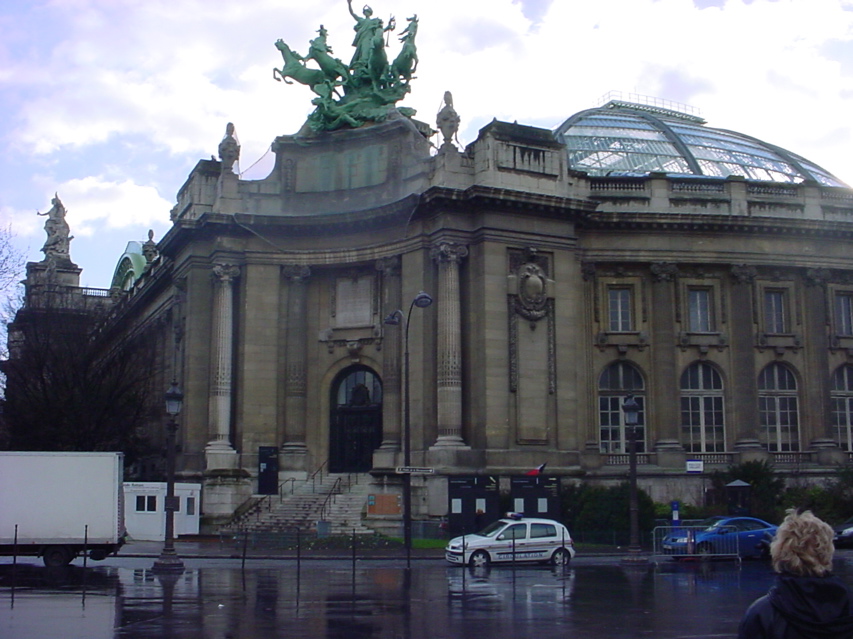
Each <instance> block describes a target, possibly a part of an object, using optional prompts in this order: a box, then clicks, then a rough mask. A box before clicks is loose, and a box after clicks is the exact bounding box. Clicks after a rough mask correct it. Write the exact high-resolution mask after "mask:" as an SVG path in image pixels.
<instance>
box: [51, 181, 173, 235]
mask: <svg viewBox="0 0 853 639" xmlns="http://www.w3.org/2000/svg"><path fill="white" fill-rule="evenodd" d="M57 192H58V193H59V197H60V198H61V199H62V202H63V204H65V208H66V211H67V218H66V219H67V220H68V224H69V226H71V229H72V232H73V233H74V234H75V235H80V236H83V235H95V234H97V232H98V230H99V229H100V228H101V227H103V226H107V227H109V228H123V227H131V226H140V225H143V226H144V225H157V226H162V225H164V224H166V223H168V221H169V210H170V209H171V207H172V204H171V203H170V202H169V201H168V200H165V199H163V198H162V197H160V195H159V194H158V193H157V190H156V189H155V188H154V187H151V186H145V185H140V184H135V183H133V182H131V181H130V180H125V181H124V182H111V181H107V180H103V179H101V178H99V177H95V176H90V177H85V178H81V179H73V180H69V181H67V182H64V183H63V184H60V185H59V186H58V188H57Z"/></svg>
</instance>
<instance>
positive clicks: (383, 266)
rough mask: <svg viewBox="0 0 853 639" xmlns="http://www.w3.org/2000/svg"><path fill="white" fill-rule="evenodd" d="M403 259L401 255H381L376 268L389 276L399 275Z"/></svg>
mask: <svg viewBox="0 0 853 639" xmlns="http://www.w3.org/2000/svg"><path fill="white" fill-rule="evenodd" d="M401 265H402V260H401V259H400V256H399V255H392V256H390V257H380V258H379V259H378V260H376V270H377V271H379V272H380V273H382V274H383V275H386V276H388V277H399V276H400V269H401Z"/></svg>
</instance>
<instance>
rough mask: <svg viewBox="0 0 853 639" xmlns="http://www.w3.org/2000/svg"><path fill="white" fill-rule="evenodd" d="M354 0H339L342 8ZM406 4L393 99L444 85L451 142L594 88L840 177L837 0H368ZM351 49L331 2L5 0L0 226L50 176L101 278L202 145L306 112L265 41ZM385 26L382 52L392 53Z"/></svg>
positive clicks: (852, 76)
mask: <svg viewBox="0 0 853 639" xmlns="http://www.w3.org/2000/svg"><path fill="white" fill-rule="evenodd" d="M361 2H363V0H356V2H355V8H356V10H357V11H359V12H360V8H361ZM371 6H372V7H373V9H374V12H375V14H376V15H377V16H378V17H382V18H383V19H384V20H386V21H387V19H388V18H389V17H390V16H391V15H394V16H396V18H397V22H398V25H399V26H398V32H399V30H400V29H401V28H402V25H404V24H405V18H406V17H408V16H411V15H412V14H415V13H416V14H417V15H418V18H419V20H420V29H419V31H418V39H417V46H418V54H419V57H420V66H419V67H418V72H417V79H416V80H414V81H413V85H412V93H411V94H410V95H409V96H408V97H407V98H406V100H405V101H403V102H402V105H404V106H410V107H413V108H415V109H417V111H418V115H417V117H418V119H421V120H424V121H426V122H428V123H431V124H432V123H434V122H435V114H436V113H437V111H438V110H439V108H440V107H441V103H442V95H443V93H444V91H446V90H449V91H451V92H452V93H453V97H454V104H455V107H456V110H457V111H458V112H459V114H460V116H461V117H462V126H461V129H460V132H459V138H460V141H461V142H462V143H463V144H467V143H469V142H471V141H473V140H474V139H475V138H476V135H477V131H478V130H479V129H480V127H482V126H483V125H485V124H486V123H488V122H489V121H491V120H492V119H493V118H498V119H501V120H508V121H515V120H517V121H518V122H520V123H525V124H532V125H536V126H541V127H547V128H555V127H557V126H558V125H559V124H560V123H561V122H562V121H563V120H565V119H566V118H568V117H569V116H570V115H572V114H573V113H575V112H577V111H580V110H582V109H586V108H590V107H593V106H597V105H598V103H599V101H600V98H601V97H602V96H603V95H604V94H606V93H607V92H609V91H621V92H623V93H636V94H641V95H646V96H654V97H657V98H661V99H666V100H672V101H676V102H680V103H685V104H688V105H691V106H693V107H697V108H698V109H700V111H701V115H702V116H703V117H704V118H705V119H706V120H707V121H708V125H709V126H713V127H719V128H726V129H732V130H735V131H740V132H742V133H746V134H749V135H752V136H754V137H757V138H760V139H762V140H765V141H766V142H771V143H773V144H776V145H779V146H781V147H784V148H787V149H789V150H791V151H794V152H796V153H799V154H800V155H803V156H804V157H806V158H808V159H809V160H812V161H813V162H815V163H817V164H819V165H821V166H823V167H824V168H826V169H828V170H829V171H831V172H832V173H834V174H835V175H837V176H838V177H839V178H841V179H842V180H844V181H845V182H847V183H848V184H851V185H853V153H851V151H853V128H851V126H852V125H851V120H852V119H853V0H464V1H459V0H454V1H451V0H375V1H373V2H371ZM320 24H323V25H324V26H325V27H326V29H327V30H328V32H329V36H328V40H329V43H330V44H331V45H332V46H333V48H334V51H335V55H337V56H338V57H340V58H341V59H343V60H344V61H347V62H348V61H349V59H350V58H351V56H352V47H351V43H352V35H353V31H352V25H353V19H352V17H351V16H350V14H349V12H348V11H347V5H346V0H243V1H242V2H234V1H230V2H225V1H223V0H4V2H2V3H0V33H2V36H0V113H2V114H3V116H4V118H3V119H4V126H3V127H2V131H0V224H3V225H8V224H11V225H12V229H13V232H14V233H15V236H16V239H15V241H16V243H17V244H18V245H19V246H20V247H21V248H22V249H23V250H24V251H26V255H27V258H28V259H29V260H34V261H38V260H40V259H42V257H43V255H42V253H41V252H40V249H41V246H42V245H43V243H44V240H45V234H44V230H43V222H44V218H39V217H37V216H36V211H37V210H40V211H45V210H47V209H48V208H49V207H50V198H51V196H52V195H53V193H54V192H57V193H58V194H59V196H60V198H61V199H62V200H63V202H64V203H65V206H66V208H67V210H68V222H69V224H70V226H71V232H72V234H73V235H74V237H75V239H74V240H73V241H72V243H71V257H72V259H73V260H74V261H75V262H76V263H77V264H78V265H79V266H81V267H82V268H83V275H82V278H81V283H82V284H83V285H86V286H94V287H107V286H109V283H110V280H111V277H112V273H113V269H114V267H115V264H116V262H117V260H118V258H119V257H120V256H121V254H122V252H123V251H124V247H125V245H126V243H127V241H129V240H139V241H144V240H145V239H147V233H148V229H153V230H154V233H155V239H158V238H160V237H162V235H163V234H164V233H165V232H166V230H167V228H168V225H169V210H170V208H171V207H172V205H173V203H174V200H175V195H176V192H177V190H178V189H179V188H180V186H181V185H182V184H183V182H184V180H185V179H186V177H187V174H188V172H189V171H190V170H191V169H192V167H193V166H194V165H195V164H196V162H197V161H198V160H199V159H205V158H209V157H210V156H211V155H213V154H215V153H216V149H217V145H218V143H219V141H220V139H221V138H222V136H223V134H224V131H225V125H226V123H228V122H234V124H235V125H236V128H237V135H238V137H239V139H240V142H241V144H242V155H241V160H240V164H239V166H238V167H237V168H238V169H239V171H241V172H242V173H243V178H244V179H260V178H263V177H264V176H265V175H266V173H268V171H269V169H270V167H271V162H270V157H269V154H268V150H269V146H270V143H271V142H272V140H273V139H274V138H275V137H276V136H277V135H284V134H292V133H296V131H297V130H298V129H299V128H300V126H301V125H302V123H303V122H304V120H305V117H306V116H307V115H308V113H309V112H310V110H311V105H310V99H311V97H312V95H311V93H310V91H309V90H308V89H307V88H304V87H302V86H298V85H293V86H288V85H285V84H283V83H281V82H275V81H274V80H273V76H272V69H273V67H274V66H276V65H279V66H280V62H281V58H280V56H279V54H278V52H277V51H276V49H275V46H274V43H275V41H276V39H278V38H282V39H283V40H285V41H286V42H287V43H288V44H290V45H291V46H292V47H293V48H294V49H295V50H297V51H301V52H303V53H305V52H306V51H307V43H308V41H309V40H310V39H311V38H312V37H314V35H315V32H316V30H317V29H318V28H319V25H320ZM396 47H397V44H396V40H395V39H392V44H391V45H390V49H391V52H392V55H393V54H395V53H396V50H397V49H396Z"/></svg>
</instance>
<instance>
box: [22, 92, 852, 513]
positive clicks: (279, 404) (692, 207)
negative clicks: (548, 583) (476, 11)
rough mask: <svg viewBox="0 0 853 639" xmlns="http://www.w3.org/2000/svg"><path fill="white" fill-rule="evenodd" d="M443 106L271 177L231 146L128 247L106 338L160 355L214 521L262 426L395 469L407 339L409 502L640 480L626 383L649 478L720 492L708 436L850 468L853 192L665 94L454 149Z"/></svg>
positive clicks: (260, 440)
mask: <svg viewBox="0 0 853 639" xmlns="http://www.w3.org/2000/svg"><path fill="white" fill-rule="evenodd" d="M448 106H449V107H450V109H451V110H452V102H450V101H449V98H448V104H447V105H446V106H445V109H447V107H448ZM451 115H454V116H455V112H453V114H451ZM448 121H450V122H451V126H449V127H448V125H447V122H448ZM453 121H454V120H453V118H452V117H450V118H449V119H448V113H447V112H446V111H445V110H444V109H443V115H442V117H441V118H440V121H439V123H438V125H439V128H442V127H443V128H442V132H443V133H444V143H443V144H441V145H440V147H439V148H438V149H435V148H432V147H431V146H430V143H429V136H430V134H431V133H432V132H431V131H430V127H428V126H426V125H424V124H422V123H418V122H417V121H414V120H411V119H409V118H406V117H403V116H400V115H397V116H396V117H391V118H389V119H387V120H386V121H384V122H382V123H378V124H367V125H364V126H361V127H359V128H355V129H342V130H337V131H325V132H321V133H310V132H302V133H300V134H297V135H286V136H281V137H278V138H276V140H275V142H274V144H273V149H274V152H275V155H276V162H275V167H274V169H273V170H272V172H271V173H270V175H269V176H268V177H266V178H265V179H262V180H243V179H240V178H239V177H238V176H237V175H236V174H235V173H234V172H233V171H232V168H231V164H233V157H234V153H235V150H234V148H233V145H224V146H223V147H222V148H225V150H226V151H227V153H226V155H228V157H227V158H225V161H215V160H202V161H200V162H199V163H198V165H197V166H196V167H195V169H194V170H193V171H192V172H191V173H190V175H189V177H188V179H187V181H186V183H185V184H184V186H183V187H182V188H181V190H180V192H179V193H178V196H177V204H176V205H175V207H174V208H173V210H172V213H171V217H172V222H173V225H172V228H171V230H170V231H169V232H168V233H167V234H166V236H165V237H163V238H162V239H160V241H159V242H157V243H156V247H154V243H153V242H152V241H151V238H149V243H147V244H146V245H145V246H146V247H147V248H145V247H143V244H142V243H138V244H133V245H130V246H129V247H128V253H127V254H126V255H125V256H124V257H123V258H122V261H121V262H120V264H119V267H118V269H117V274H116V279H115V282H114V289H115V290H114V295H113V300H114V302H113V308H112V311H111V314H110V315H109V317H108V320H107V321H106V324H105V325H104V327H103V330H102V333H101V334H102V339H105V340H116V341H118V340H120V339H122V336H126V335H128V334H136V333H139V334H143V333H145V334H150V335H151V340H152V341H151V343H152V344H153V345H155V347H156V348H157V349H158V350H159V351H161V352H160V354H159V356H158V358H157V361H158V362H159V367H160V368H159V369H158V375H159V379H160V382H161V383H160V386H161V387H162V389H163V390H165V389H166V388H167V387H168V385H169V383H170V382H171V381H172V379H174V380H176V381H177V382H178V384H179V385H180V387H181V388H182V390H183V391H184V393H185V402H184V410H183V412H182V414H181V417H180V422H181V428H180V431H179V434H178V436H179V439H180V454H179V456H178V469H179V474H180V476H181V477H182V478H185V479H190V478H199V479H201V480H202V481H203V482H204V497H203V504H204V505H203V508H204V515H205V517H206V521H207V522H208V523H215V522H216V521H221V520H222V519H224V518H226V517H227V516H228V515H230V513H231V512H232V511H233V510H234V509H235V508H236V507H237V506H238V505H239V504H240V503H241V502H243V500H244V499H246V498H247V497H248V496H249V495H250V494H251V493H252V492H254V491H255V490H256V489H257V484H256V481H257V475H258V454H259V449H260V448H261V447H275V449H276V450H277V451H278V463H279V479H280V480H281V481H284V480H285V479H287V478H289V477H306V476H309V475H310V474H311V473H313V472H315V471H316V470H317V469H319V468H321V467H322V468H326V469H328V470H330V471H333V472H369V473H370V474H371V476H372V478H373V481H374V482H375V484H376V491H377V492H394V491H397V490H399V483H398V479H399V475H396V474H395V472H394V470H395V468H396V467H398V466H401V465H402V464H403V459H404V456H403V453H402V445H403V442H404V440H405V439H406V438H405V435H406V433H405V423H406V419H405V417H406V412H405V408H406V401H405V400H406V387H407V385H406V383H405V381H406V375H405V373H406V367H405V363H406V362H407V361H408V362H409V370H408V373H409V375H408V391H409V393H408V399H409V402H408V405H409V408H410V410H409V413H408V417H409V421H410V431H409V435H410V439H411V463H412V464H414V465H416V466H426V467H431V468H434V469H435V474H433V475H429V476H426V477H416V478H415V479H414V480H413V481H414V488H415V501H414V512H415V516H416V517H419V518H420V517H439V516H443V515H445V514H446V512H447V509H448V505H447V479H448V477H450V476H453V475H464V474H489V475H509V474H521V473H524V472H525V471H527V470H529V469H531V468H535V467H537V466H539V465H540V464H542V463H543V462H545V463H547V465H548V466H547V468H548V470H549V471H550V472H552V473H553V474H556V475H560V476H564V477H566V478H571V480H574V479H577V478H581V477H582V478H584V479H585V480H588V481H599V482H608V481H621V480H623V479H624V477H625V473H626V469H627V454H626V438H627V435H626V428H625V425H624V416H623V414H622V410H621V404H622V402H623V401H624V399H625V397H626V396H627V395H628V394H631V395H633V396H634V397H635V398H636V400H637V401H638V402H639V404H640V407H641V412H640V415H639V417H640V424H639V429H638V435H639V446H640V449H639V450H640V453H639V462H640V464H639V469H640V485H641V486H642V487H643V488H645V489H647V490H648V491H649V492H650V493H651V495H652V496H653V497H654V498H655V499H656V500H660V501H665V500H669V499H682V500H685V501H689V502H694V503H696V502H699V501H701V499H702V490H703V479H702V477H703V475H702V474H689V473H687V472H686V462H687V461H689V460H692V461H702V462H703V463H704V469H705V471H706V472H707V471H709V470H710V469H713V468H725V467H726V466H727V465H729V464H732V463H738V462H741V461H746V460H752V459H769V460H772V462H773V464H774V465H775V467H776V468H777V469H778V470H780V471H783V472H787V473H799V474H801V475H805V476H820V475H822V474H823V475H826V474H828V473H829V472H831V471H832V470H833V469H834V468H835V465H836V464H840V463H847V461H848V457H849V455H850V451H851V446H853V251H851V249H852V248H853V242H852V241H851V239H852V238H853V191H851V189H850V188H848V187H847V186H846V185H844V184H843V183H841V182H840V181H839V180H837V179H836V178H834V177H833V176H832V175H831V174H829V173H827V172H826V171H824V170H822V169H820V168H819V167H817V166H815V165H813V164H812V163H810V162H808V161H806V160H804V159H803V158H801V157H799V156H796V155H794V154H792V153H790V152H787V151H785V150H783V149H780V148H778V147H775V146H772V145H770V144H765V143H763V142H760V141H758V140H755V139H753V138H750V137H748V136H744V135H740V134H737V133H732V132H728V131H720V130H715V129H712V128H710V127H707V126H706V125H705V123H704V121H702V120H701V119H700V118H698V117H696V116H695V115H692V114H690V113H686V112H683V111H679V110H678V109H674V108H672V106H671V105H668V106H667V107H666V108H664V107H661V106H658V105H654V104H648V103H646V104H638V103H627V102H621V101H611V102H608V103H607V104H605V105H604V106H602V107H599V108H597V109H591V110H589V111H584V112H582V113H579V114H577V115H575V116H573V117H572V118H570V119H569V120H567V121H566V122H565V123H564V124H563V125H562V126H560V127H558V128H557V129H556V131H550V130H545V129H540V128H534V127H530V126H524V125H519V124H509V123H505V122H498V121H493V122H492V123H490V124H488V125H487V126H485V127H484V128H483V129H482V130H481V131H480V133H479V136H478V137H477V139H476V140H475V141H474V142H472V143H471V144H470V145H468V147H467V148H465V149H464V150H460V149H458V148H457V147H456V146H454V144H453V143H452V140H451V138H452V136H453V133H455V128H454V127H453V126H452V123H453ZM455 122H456V125H458V116H456V120H455ZM238 124H239V123H238ZM444 129H448V131H445V130H444ZM231 132H232V133H233V128H232V129H231ZM237 151H239V149H238V150H237ZM141 255H143V256H144V257H143V258H140V256H141ZM37 266H38V265H31V272H30V278H31V280H30V286H29V289H28V290H29V291H30V292H31V293H35V292H37V286H36V284H37V281H36V280H37V278H38V274H39V268H38V267H37ZM34 278H35V279H34ZM66 283H69V282H66ZM71 284H73V282H71ZM420 292H425V293H427V294H428V295H429V296H430V297H431V298H432V300H433V302H432V304H431V305H429V306H426V307H423V308H421V307H420V306H419V305H415V304H414V301H415V298H416V296H417V295H418V294H419V293H420ZM398 311H399V312H398ZM394 315H396V318H397V319H398V320H399V319H402V320H403V321H402V322H398V323H397V325H391V324H389V323H386V322H385V318H387V317H389V316H394ZM152 428H154V429H159V428H161V426H160V425H159V424H157V423H152ZM567 480H569V479H567Z"/></svg>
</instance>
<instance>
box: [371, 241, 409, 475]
mask: <svg viewBox="0 0 853 639" xmlns="http://www.w3.org/2000/svg"><path fill="white" fill-rule="evenodd" d="M376 270H377V271H379V272H380V273H382V289H383V291H382V293H383V295H382V299H383V300H384V306H383V309H382V313H383V315H382V316H383V317H388V316H389V315H391V314H392V313H395V312H397V311H398V310H400V311H403V312H405V311H404V310H403V308H402V302H401V298H402V290H401V283H400V257H399V256H394V257H386V258H383V259H380V260H376ZM404 321H405V320H404ZM392 328H393V330H391V331H388V330H385V331H384V337H383V339H382V350H383V352H384V355H383V358H382V361H383V376H382V446H380V451H399V450H400V439H401V433H402V432H403V428H402V423H403V403H402V399H401V398H402V383H403V381H402V380H403V375H402V371H403V348H402V343H403V332H404V331H405V327H404V326H403V324H402V323H401V324H400V326H398V327H396V328H394V327H392ZM383 459H384V458H383ZM376 462H377V460H376V458H375V457H374V464H373V465H374V467H375V466H377V463H376ZM390 463H393V460H391V461H390ZM383 465H384V464H383Z"/></svg>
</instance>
